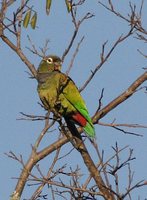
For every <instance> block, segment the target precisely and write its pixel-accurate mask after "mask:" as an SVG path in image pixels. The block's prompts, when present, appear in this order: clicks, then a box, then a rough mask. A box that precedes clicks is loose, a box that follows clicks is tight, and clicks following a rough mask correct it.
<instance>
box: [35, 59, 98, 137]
mask: <svg viewBox="0 0 147 200" xmlns="http://www.w3.org/2000/svg"><path fill="white" fill-rule="evenodd" d="M61 68H62V60H61V59H60V57H58V56H56V55H48V56H45V57H44V58H43V59H42V61H41V62H40V64H39V67H38V69H37V81H38V87H37V91H38V95H39V97H40V100H41V102H42V103H43V105H44V108H45V109H46V110H48V111H51V112H52V113H53V114H54V115H55V116H60V117H63V118H64V119H65V122H66V123H67V122H68V121H70V122H73V123H74V124H76V125H79V126H81V127H83V130H84V132H85V133H86V135H87V136H88V137H90V138H94V136H95V129H94V125H93V123H92V120H91V117H90V116H89V113H88V110H87V107H86V104H85V101H84V100H83V98H82V96H81V94H80V92H79V90H78V88H77V86H76V85H75V83H74V81H73V80H72V79H71V78H70V77H69V76H68V75H66V74H64V73H62V72H61Z"/></svg>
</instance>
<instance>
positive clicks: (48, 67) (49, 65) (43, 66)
mask: <svg viewBox="0 0 147 200" xmlns="http://www.w3.org/2000/svg"><path fill="white" fill-rule="evenodd" d="M61 67H62V61H61V59H60V58H59V57H58V56H55V55H48V56H46V57H44V58H43V59H42V61H41V63H40V65H39V67H38V70H37V71H38V73H46V72H52V71H60V70H61Z"/></svg>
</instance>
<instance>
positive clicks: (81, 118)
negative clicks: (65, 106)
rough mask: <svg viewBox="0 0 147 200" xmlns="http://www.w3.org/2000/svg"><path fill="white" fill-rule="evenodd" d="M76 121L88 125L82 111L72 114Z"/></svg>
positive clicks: (81, 124)
mask: <svg viewBox="0 0 147 200" xmlns="http://www.w3.org/2000/svg"><path fill="white" fill-rule="evenodd" d="M71 117H72V118H73V119H74V121H75V122H77V123H78V124H79V125H80V126H83V127H84V126H86V123H87V121H86V119H85V118H84V117H83V116H82V115H81V114H80V113H74V114H72V116H71Z"/></svg>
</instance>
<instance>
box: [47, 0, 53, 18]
mask: <svg viewBox="0 0 147 200" xmlns="http://www.w3.org/2000/svg"><path fill="white" fill-rule="evenodd" d="M51 3H52V0H46V14H47V15H49V13H50V7H51Z"/></svg>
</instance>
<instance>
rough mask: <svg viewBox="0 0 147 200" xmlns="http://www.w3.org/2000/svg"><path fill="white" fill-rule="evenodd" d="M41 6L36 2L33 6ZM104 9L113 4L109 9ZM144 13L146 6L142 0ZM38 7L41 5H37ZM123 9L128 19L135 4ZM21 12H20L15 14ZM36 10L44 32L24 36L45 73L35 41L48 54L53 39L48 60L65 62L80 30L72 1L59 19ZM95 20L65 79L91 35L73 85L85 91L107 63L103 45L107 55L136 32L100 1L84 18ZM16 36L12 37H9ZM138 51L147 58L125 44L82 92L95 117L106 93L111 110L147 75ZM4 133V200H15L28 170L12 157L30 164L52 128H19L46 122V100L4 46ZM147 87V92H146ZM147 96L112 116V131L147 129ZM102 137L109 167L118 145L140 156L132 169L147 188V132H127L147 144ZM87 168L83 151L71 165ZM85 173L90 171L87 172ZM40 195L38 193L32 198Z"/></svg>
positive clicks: (106, 133) (133, 42) (105, 130)
mask: <svg viewBox="0 0 147 200" xmlns="http://www.w3.org/2000/svg"><path fill="white" fill-rule="evenodd" d="M30 2H32V3H33V2H34V1H30ZM102 2H103V3H104V2H106V1H102ZM132 2H133V3H136V5H137V6H139V5H140V3H141V1H138V0H134V1H132ZM35 3H36V2H35ZM115 6H116V8H117V9H118V10H119V11H120V12H122V13H123V14H124V15H126V16H127V14H128V12H129V3H128V1H127V0H123V1H119V2H117V3H115ZM146 7H147V2H145V3H144V9H143V24H144V26H145V27H147V21H146V19H147V13H146V11H145V8H146ZM15 8H16V4H14V6H13V9H14V10H15ZM34 9H36V10H37V12H38V24H37V25H38V28H36V29H35V30H32V29H31V28H28V29H26V30H25V29H23V32H22V46H23V51H24V53H25V54H26V56H27V57H28V58H29V60H30V61H31V62H32V63H33V64H34V65H35V66H36V68H37V67H38V65H39V62H40V58H39V57H37V56H36V55H33V54H31V52H30V51H28V50H27V49H26V47H28V46H30V44H29V42H28V39H27V35H29V36H30V38H31V39H32V41H33V42H34V43H35V45H36V47H37V48H39V47H43V45H44V43H45V40H46V39H49V40H50V42H49V51H48V53H49V54H50V53H51V54H52V53H54V54H57V55H59V56H62V54H63V51H64V50H65V48H66V47H67V45H68V43H69V41H70V38H71V35H72V33H73V30H74V27H73V24H72V23H71V17H70V14H68V13H67V10H66V7H65V3H64V1H57V0H54V1H53V4H52V7H51V13H50V15H49V16H46V14H45V1H44V2H43V3H42V2H41V3H39V2H37V3H36V4H35V6H34ZM12 12H13V10H11V9H10V11H9V14H8V16H12ZM87 12H91V13H94V14H95V17H94V18H91V19H89V20H87V21H85V22H84V23H83V24H82V26H81V29H80V32H79V34H78V37H77V39H76V42H75V44H74V45H73V48H72V50H71V52H70V53H69V54H68V56H67V57H66V59H65V62H64V64H63V71H64V72H65V71H66V69H67V67H68V65H69V63H70V60H71V57H72V55H73V53H74V50H75V48H76V45H77V42H79V40H80V39H81V37H82V36H83V35H84V36H85V39H84V41H83V43H82V44H81V46H80V50H79V53H78V55H77V57H76V59H75V62H74V66H73V68H72V70H71V72H70V76H71V78H72V79H73V80H74V81H75V83H76V84H77V86H78V87H79V88H80V87H81V86H82V85H83V84H84V82H85V81H86V79H87V78H88V77H89V75H90V73H91V72H90V71H91V70H93V69H94V68H95V66H96V65H97V64H98V63H99V62H100V53H101V46H102V44H103V43H104V42H105V41H106V40H108V44H107V47H106V52H107V51H108V50H109V49H110V48H111V46H112V44H114V42H115V41H116V39H117V38H118V37H119V36H120V35H121V34H126V33H127V32H128V30H129V25H128V24H127V23H126V22H124V21H123V20H121V19H119V18H118V17H116V16H114V15H113V14H112V13H110V12H108V11H107V10H106V9H104V8H103V7H102V6H101V5H100V4H98V1H95V0H93V1H87V2H86V3H85V5H84V6H81V8H80V9H79V12H78V16H79V17H81V16H83V15H84V14H85V13H87ZM8 36H10V35H8ZM137 49H140V50H142V51H143V52H146V46H145V43H143V42H141V41H139V40H137V39H135V38H134V37H130V38H128V39H127V40H126V41H125V42H123V43H121V44H120V45H119V46H118V47H117V48H116V49H115V50H114V52H113V53H112V55H111V57H110V59H108V61H107V62H106V63H105V64H104V66H103V67H102V68H101V69H100V70H99V71H98V72H97V74H96V76H95V77H94V78H93V80H92V81H91V82H90V84H89V85H88V86H87V88H86V89H85V90H84V91H83V92H82V96H83V98H84V99H85V101H86V103H87V107H88V108H89V112H90V114H91V115H93V114H94V112H95V110H96V109H97V106H98V100H99V97H100V94H101V90H102V88H104V98H103V106H105V105H107V104H108V103H109V102H110V101H111V100H113V99H114V98H115V97H117V96H118V95H119V94H120V93H122V92H123V91H124V90H125V89H127V87H128V86H129V85H130V84H131V83H132V82H133V81H134V80H135V79H136V78H137V77H138V76H139V75H141V74H142V73H143V72H144V70H143V69H142V68H143V67H146V59H145V58H144V57H143V56H141V55H140V54H139V53H138V51H137ZM0 57H1V59H0V66H1V73H0V90H1V98H0V110H1V117H0V126H1V140H0V163H1V164H0V168H1V171H0V177H1V180H2V181H3V184H1V188H0V194H1V197H3V200H6V199H8V198H9V196H10V194H11V192H12V191H13V189H14V187H15V184H16V180H13V179H11V178H12V177H18V176H19V174H20V170H21V168H22V167H21V166H20V165H19V163H17V162H16V161H14V160H11V159H9V158H8V157H7V156H6V155H4V153H5V152H9V151H13V152H15V153H16V154H17V155H20V154H21V155H22V156H23V158H24V161H26V160H27V158H28V157H29V154H30V152H31V144H33V143H34V142H35V140H36V138H37V136H38V135H39V133H40V131H41V130H42V128H43V126H44V122H38V121H37V122H31V121H20V120H17V119H18V118H20V117H21V115H20V112H24V113H27V114H34V115H41V114H44V113H45V112H44V110H43V109H42V108H41V107H40V106H39V105H38V102H39V98H38V95H37V91H36V87H37V82H36V81H35V80H32V79H29V78H28V74H27V73H26V72H29V70H28V69H27V68H26V66H25V64H24V63H23V62H22V61H21V60H20V59H19V58H18V56H17V55H16V54H15V53H14V52H13V51H12V50H11V49H10V48H9V47H7V46H6V45H5V44H4V43H2V42H1V45H0ZM144 85H145V84H144ZM146 106H147V94H146V93H145V92H144V91H143V90H141V91H139V92H137V93H136V94H134V95H133V97H131V98H129V99H128V100H127V101H125V102H124V103H122V104H121V105H120V106H118V107H117V108H116V109H114V110H113V111H111V112H110V113H109V114H108V115H107V116H106V117H104V118H103V119H102V120H101V122H105V123H111V122H112V121H113V120H114V119H116V123H130V124H132V123H138V124H142V125H147V111H146ZM95 128H96V133H97V142H98V145H99V148H100V150H101V151H102V150H104V151H105V156H106V159H107V158H108V157H109V156H111V155H112V154H113V153H114V152H113V150H112V146H113V145H115V143H116V141H117V142H118V145H119V146H120V147H123V146H126V145H129V148H133V149H134V156H135V157H136V160H134V161H132V162H131V167H132V171H134V172H135V174H134V183H135V182H137V181H140V180H143V179H145V180H147V175H146V169H147V156H146V155H147V146H146V143H147V130H146V129H137V128H136V129H127V130H130V131H134V132H136V133H140V134H142V135H143V137H135V136H131V135H125V134H123V133H121V132H119V131H117V130H114V129H112V128H109V127H103V126H100V125H97V126H95ZM45 138H46V139H45V140H44V141H43V143H42V146H41V147H45V146H47V145H48V144H49V143H50V142H52V140H53V139H55V138H57V136H56V135H53V136H52V138H51V136H49V135H47V136H46V137H45ZM87 144H88V148H89V152H91V156H92V157H93V158H95V151H94V150H93V148H92V147H90V144H89V143H87ZM70 148H71V145H66V146H65V147H63V150H62V154H64V153H65V152H66V151H67V150H68V149H70ZM127 155H128V151H124V153H122V160H123V159H124V158H125V157H127ZM51 159H52V156H50V157H48V158H45V161H44V162H42V163H41V166H42V168H43V169H44V170H47V169H46V167H45V166H44V165H45V163H46V162H49V161H50V160H51ZM75 161H77V163H78V164H79V165H80V167H81V168H82V166H83V164H82V162H83V161H82V160H81V158H80V156H79V155H78V153H77V152H76V151H74V152H73V154H72V161H69V160H68V159H67V160H66V159H65V160H64V162H65V163H67V162H68V167H69V166H72V167H74V166H76V164H77V163H75ZM125 170H126V169H124V171H123V173H122V174H120V177H121V184H122V186H124V189H122V191H123V190H125V185H126V184H127V170H126V171H125ZM83 171H84V173H85V174H86V173H87V171H86V169H85V167H84V168H83ZM32 191H33V190H32ZM30 192H31V189H30V188H28V187H26V189H25V191H24V195H23V197H24V198H29V195H30ZM138 196H140V199H145V198H147V189H146V188H145V187H144V188H139V189H137V190H135V191H134V193H133V195H132V197H133V199H137V197H138Z"/></svg>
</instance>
